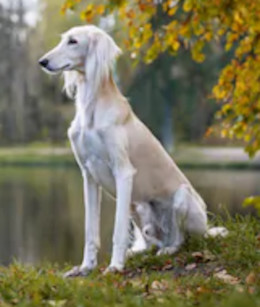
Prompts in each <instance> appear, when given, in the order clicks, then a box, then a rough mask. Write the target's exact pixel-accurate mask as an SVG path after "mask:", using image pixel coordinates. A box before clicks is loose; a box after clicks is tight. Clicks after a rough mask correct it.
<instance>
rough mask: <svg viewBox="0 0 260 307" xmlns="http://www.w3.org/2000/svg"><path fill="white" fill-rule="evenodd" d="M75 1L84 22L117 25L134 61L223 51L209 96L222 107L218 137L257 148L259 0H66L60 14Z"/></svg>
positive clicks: (252, 149) (259, 143) (259, 127)
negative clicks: (104, 19)
mask: <svg viewBox="0 0 260 307" xmlns="http://www.w3.org/2000/svg"><path fill="white" fill-rule="evenodd" d="M79 3H81V4H80V7H81V8H82V12H81V18H82V19H83V20H85V21H87V22H96V21H97V20H98V18H99V17H101V16H109V15H112V16H113V17H114V18H115V20H118V21H119V22H120V31H117V33H116V34H117V36H119V37H120V38H121V39H122V41H123V44H124V46H125V48H126V49H127V50H129V51H130V54H131V57H132V59H133V60H134V61H135V62H137V61H139V60H143V61H144V62H145V63H147V64H149V63H151V62H153V61H154V60H155V59H156V58H157V57H158V56H159V55H160V54H161V53H163V52H165V51H168V52H169V53H170V54H172V55H176V54H177V53H178V52H179V51H180V50H181V49H183V48H184V49H189V50H190V52H191V56H192V58H193V59H194V60H195V61H197V62H203V61H204V59H205V53H204V47H205V45H206V44H208V43H210V42H212V41H214V42H215V44H216V48H222V47H224V48H225V50H226V51H227V52H230V53H231V60H230V62H229V63H228V65H226V66H225V67H224V69H223V70H222V72H221V74H220V77H219V80H218V83H217V85H216V86H215V87H214V88H213V92H212V98H214V99H216V100H217V101H219V102H221V103H222V107H221V110H220V111H219V112H218V113H217V119H218V120H219V123H220V127H221V135H222V137H228V138H237V139H242V140H243V141H244V142H245V144H246V150H247V152H248V153H249V155H251V156H253V155H254V154H255V152H256V151H257V150H258V149H259V148H260V100H259V96H260V87H259V86H258V83H259V79H260V69H259V68H260V41H259V37H260V27H259V22H258V21H259V17H260V3H259V1H256V0H255V1H252V0H245V1H243V2H241V1H239V0H228V1H226V0H212V1H203V0H202V1H197V0H184V1H181V0H165V1H153V0H133V1H125V0H111V1H106V2H105V1H102V0H101V1H87V3H88V4H87V6H86V7H84V5H85V4H86V1H83V0H67V1H66V2H65V4H64V6H63V11H64V12H65V11H66V10H68V9H74V8H76V7H77V6H78V5H79ZM215 128H216V127H215ZM211 130H214V131H216V129H211ZM211 130H210V131H209V132H211Z"/></svg>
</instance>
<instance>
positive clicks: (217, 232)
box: [204, 227, 229, 238]
mask: <svg viewBox="0 0 260 307" xmlns="http://www.w3.org/2000/svg"><path fill="white" fill-rule="evenodd" d="M228 233H229V232H228V230H227V228H225V227H211V228H209V229H208V230H207V232H206V233H205V235H204V237H205V238H215V237H222V238H225V237H226V236H227V235H228Z"/></svg>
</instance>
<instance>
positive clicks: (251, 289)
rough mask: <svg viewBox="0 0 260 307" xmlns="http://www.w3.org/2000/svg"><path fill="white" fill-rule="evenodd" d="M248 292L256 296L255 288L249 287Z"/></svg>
mask: <svg viewBox="0 0 260 307" xmlns="http://www.w3.org/2000/svg"><path fill="white" fill-rule="evenodd" d="M247 291H248V293H250V294H254V293H255V287H249V288H248V290H247Z"/></svg>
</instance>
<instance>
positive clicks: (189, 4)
mask: <svg viewBox="0 0 260 307" xmlns="http://www.w3.org/2000/svg"><path fill="white" fill-rule="evenodd" d="M192 7H193V5H192V0H185V2H184V4H183V10H184V12H189V11H191V9H192Z"/></svg>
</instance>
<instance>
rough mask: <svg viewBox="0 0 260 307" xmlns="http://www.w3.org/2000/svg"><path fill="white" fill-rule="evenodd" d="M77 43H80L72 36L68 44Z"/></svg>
mask: <svg viewBox="0 0 260 307" xmlns="http://www.w3.org/2000/svg"><path fill="white" fill-rule="evenodd" d="M77 43H78V41H77V40H76V39H75V38H70V39H69V41H68V45H75V44H77Z"/></svg>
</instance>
